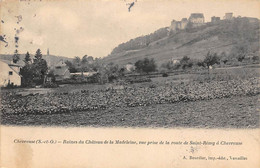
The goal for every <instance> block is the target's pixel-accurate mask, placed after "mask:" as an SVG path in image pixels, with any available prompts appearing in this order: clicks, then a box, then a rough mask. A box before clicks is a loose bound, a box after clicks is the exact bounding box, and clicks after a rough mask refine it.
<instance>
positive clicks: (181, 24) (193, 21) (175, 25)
mask: <svg viewBox="0 0 260 168" xmlns="http://www.w3.org/2000/svg"><path fill="white" fill-rule="evenodd" d="M223 18H224V19H225V20H231V19H232V18H233V13H226V14H225V16H224V17H223ZM218 21H220V17H216V16H213V17H211V22H212V23H216V22H218ZM189 24H190V26H191V27H200V26H202V25H205V18H204V14H203V13H192V14H191V15H190V17H189V19H187V18H182V20H181V21H176V20H172V22H171V25H170V27H169V28H170V31H171V32H176V31H178V30H183V29H186V27H187V26H188V25H189Z"/></svg>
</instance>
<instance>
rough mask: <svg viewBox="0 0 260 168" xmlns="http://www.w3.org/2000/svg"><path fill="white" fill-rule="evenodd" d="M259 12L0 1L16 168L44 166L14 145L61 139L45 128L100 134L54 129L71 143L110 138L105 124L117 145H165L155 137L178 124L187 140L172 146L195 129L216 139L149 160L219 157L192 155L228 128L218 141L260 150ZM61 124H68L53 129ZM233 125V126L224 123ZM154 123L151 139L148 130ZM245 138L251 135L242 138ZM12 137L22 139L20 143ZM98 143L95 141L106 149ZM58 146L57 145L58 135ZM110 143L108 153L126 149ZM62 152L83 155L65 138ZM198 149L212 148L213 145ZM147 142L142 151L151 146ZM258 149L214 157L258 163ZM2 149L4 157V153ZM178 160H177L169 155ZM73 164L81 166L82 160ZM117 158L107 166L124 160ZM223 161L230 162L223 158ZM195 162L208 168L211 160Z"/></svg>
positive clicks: (100, 1) (253, 2) (2, 69)
mask: <svg viewBox="0 0 260 168" xmlns="http://www.w3.org/2000/svg"><path fill="white" fill-rule="evenodd" d="M259 19H260V2H259V0H239V1H235V0H219V1H215V0H209V1H206V0H197V1H191V0H159V1H156V0H97V1H95V0H0V20H1V22H0V87H1V90H0V96H1V97H0V124H1V130H2V131H1V132H2V133H1V132H0V136H2V140H1V141H2V143H3V142H4V143H3V144H8V143H11V144H12V145H14V144H15V145H16V147H17V148H16V147H14V148H12V149H14V151H15V152H14V154H15V156H13V155H12V156H11V155H10V158H12V157H14V158H16V162H15V163H16V166H17V165H18V163H19V164H21V165H23V166H17V167H26V168H28V167H38V166H39V165H38V166H35V165H37V164H35V165H34V166H32V165H29V164H28V163H27V162H26V163H24V162H23V159H21V160H19V159H18V160H19V161H17V158H20V157H18V155H19V156H20V155H24V153H28V151H30V152H29V153H30V157H29V159H28V158H27V159H25V160H31V157H32V158H33V156H34V155H33V154H32V153H36V154H35V158H36V156H37V161H39V160H41V159H40V156H39V155H38V154H37V151H42V149H39V147H38V146H37V145H36V144H35V146H34V145H32V144H34V143H41V144H44V143H46V142H47V143H48V144H50V143H54V142H55V143H56V140H51V141H50V140H46V141H43V140H41V139H40V140H38V141H37V140H36V139H37V138H36V135H37V136H39V137H40V136H41V133H42V135H46V136H47V137H49V138H51V137H50V136H51V135H52V136H54V137H55V136H58V135H60V136H62V135H66V136H67V135H68V136H69V135H75V137H80V138H84V137H83V135H84V134H85V133H84V131H86V132H88V134H86V136H87V135H92V136H93V137H96V139H94V138H93V139H91V138H88V139H87V140H85V141H80V140H75V141H73V140H71V139H68V138H67V137H66V138H67V139H65V138H64V139H65V140H61V139H60V140H59V139H58V138H57V139H58V140H57V144H70V145H71V144H75V145H74V146H76V144H80V143H84V144H85V145H86V144H87V145H89V144H92V145H93V144H95V145H98V144H99V145H100V144H104V143H105V142H106V141H105V140H104V141H101V140H100V139H98V137H99V136H100V135H103V136H105V137H106V138H109V137H107V136H108V135H110V136H111V137H117V136H118V139H117V140H115V141H112V140H111V141H110V140H108V141H107V143H111V144H113V143H114V144H115V143H116V144H121V145H122V144H123V145H131V144H136V145H137V144H138V145H142V144H145V145H147V146H148V145H157V144H158V145H159V144H160V143H161V144H164V145H165V144H167V141H161V140H160V138H162V139H163V137H164V138H166V140H167V137H168V136H170V135H174V133H173V132H174V131H177V133H176V135H180V136H179V137H180V138H183V141H180V142H175V141H173V142H171V143H169V144H171V145H183V144H184V145H185V142H186V140H187V138H191V139H192V137H196V138H201V137H203V138H207V135H206V133H207V134H208V135H209V137H213V139H214V142H208V141H210V140H205V141H202V140H201V141H195V140H194V141H191V139H190V140H187V142H189V144H188V143H187V144H188V145H190V146H189V148H187V149H186V148H184V147H182V148H180V149H178V152H176V153H175V154H174V155H173V156H174V157H175V158H176V159H175V160H176V161H177V162H175V160H174V159H173V160H172V158H171V159H168V157H170V154H169V155H167V156H168V157H166V158H167V161H165V162H164V163H167V165H164V164H162V163H163V162H160V161H161V160H156V159H155V160H154V161H153V162H150V164H149V166H148V165H147V166H148V167H176V168H177V167H190V166H188V164H186V163H187V161H186V162H185V164H183V163H181V164H180V165H179V163H180V162H179V161H178V160H182V161H183V160H184V161H185V159H186V157H187V158H189V159H188V160H196V161H197V160H200V161H205V160H215V159H217V156H216V158H215V156H214V157H213V156H212V157H211V156H205V157H204V155H203V156H197V155H196V157H195V156H194V153H195V154H196V152H197V151H201V150H202V148H197V146H200V145H202V146H209V145H211V147H212V146H214V145H216V144H217V145H218V143H217V141H218V139H217V138H221V137H223V138H226V139H225V140H223V141H222V140H220V141H219V144H220V145H222V148H225V146H232V147H230V148H229V147H227V149H228V150H229V151H232V150H233V151H236V150H237V153H239V152H241V151H244V152H245V151H247V150H246V149H249V148H250V149H251V150H254V149H257V148H258V147H259V136H256V134H255V133H256V132H258V133H259V126H260V125H259V119H260V117H259V107H260V104H259V94H260V87H259V77H260V59H259V58H260V50H259V47H260V45H259V42H260V41H259V40H260V39H259V38H260V20H259ZM15 128H16V129H17V130H15ZM56 128H57V129H59V130H61V131H60V132H59V131H56V132H55V131H53V129H56ZM66 129H68V130H66ZM93 129H94V130H93ZM102 129H105V130H102ZM117 129H119V130H121V131H122V132H119V131H118V132H117V131H115V130H117ZM190 129H192V130H195V131H194V132H193V131H189V130H190ZM33 130H34V131H33ZM36 130H37V131H36ZM95 130H96V131H95ZM124 130H125V131H124ZM127 130H128V131H127ZM144 130H147V132H146V131H144ZM156 130H162V131H156ZM182 130H183V132H182ZM229 130H232V131H233V132H225V131H229ZM106 131H111V132H112V133H111V134H110V132H109V133H108V132H106ZM153 131H155V132H157V133H158V136H156V134H157V133H155V132H153ZM167 131H173V132H172V133H170V132H167ZM196 131H198V132H196ZM241 131H245V132H241ZM247 131H248V132H247ZM32 132H33V133H32ZM50 132H51V133H50ZM95 132H96V134H95ZM148 132H149V133H151V135H153V137H154V138H155V140H156V141H155V140H153V141H152V140H151V141H150V142H148V141H147V142H146V141H145V140H144V139H145V138H144V137H145V135H146V133H147V137H148ZM192 132H193V133H192ZM215 132H217V133H216V134H215ZM59 133H60V134H59ZM74 133H75V134H74ZM244 133H245V134H244ZM246 133H248V134H249V135H250V136H247V135H248V134H246ZM8 135H10V136H9V137H7V136H8ZM130 135H131V136H130ZM134 135H135V136H134ZM149 135H150V134H149ZM229 135H230V137H229ZM238 135H239V136H238ZM123 136H125V137H132V139H131V138H130V139H129V138H128V139H127V138H126V139H127V140H125V139H124V137H123ZM159 136H160V138H159ZM182 136H183V137H182ZM19 137H20V138H19ZM25 137H27V139H26V138H25ZM28 137H30V138H28ZM33 137H35V138H33ZM119 137H120V138H122V139H123V140H120V139H119ZM133 137H135V139H138V138H141V140H143V141H141V140H140V141H137V140H136V141H135V140H133ZM147 137H146V138H147ZM149 137H150V138H152V136H149ZM185 137H186V139H185ZM238 137H239V138H240V139H239V138H238ZM247 137H249V138H251V139H249V141H242V140H244V139H243V138H247ZM80 138H79V139H80ZM168 138H169V137H168ZM101 139H102V138H101ZM103 139H104V138H103ZM245 142H253V143H252V144H254V145H256V146H254V147H253V146H250V144H249V143H245ZM29 143H32V144H30V145H31V146H30V145H29V146H30V147H29V146H27V145H28V144H29ZM17 144H23V145H25V144H26V146H23V147H22V148H20V147H21V146H19V145H17ZM138 145H137V146H138ZM243 145H245V146H243ZM257 145H258V146H257ZM3 146H6V145H0V147H3ZM7 146H8V145H7ZM7 146H6V147H3V150H4V149H5V148H7ZM36 146H37V147H36ZM53 146H55V145H53ZM233 146H239V147H237V148H234V147H233ZM240 146H241V148H240ZM95 147H96V146H95ZM95 147H94V146H93V151H95V152H96V149H99V148H95ZM78 148H79V147H77V150H80V149H78ZM100 148H101V147H100ZM126 148H127V149H129V148H130V147H126ZM32 149H34V150H32ZM55 149H57V150H56V152H57V151H58V146H57V145H56V146H55ZM75 149H76V148H75ZM83 149H84V152H86V151H87V150H88V149H87V148H82V150H83ZM85 149H86V150H85ZM105 149H106V150H104V153H105V154H104V155H106V154H108V153H109V152H112V151H113V150H119V149H120V150H121V148H114V149H112V147H111V149H110V148H109V149H107V148H105ZM169 149H170V148H169ZM171 149H172V148H171ZM6 150H7V149H6ZM24 150H25V152H24ZM46 150H47V149H46ZM156 150H157V148H156ZM156 150H155V149H154V151H156ZM158 150H159V149H158ZM174 150H175V149H174ZM176 150H177V149H176ZM208 150H209V151H211V150H212V149H211V148H210V149H208ZM48 151H49V153H51V152H52V151H54V150H51V149H50V148H48ZM64 151H67V152H68V151H73V152H72V153H74V155H75V156H78V155H76V154H75V153H76V151H75V150H71V149H70V148H66V150H65V149H64ZM137 151H139V148H138V150H134V149H133V151H132V150H129V153H130V156H132V157H133V158H135V162H132V163H138V165H135V164H129V165H132V166H133V167H145V166H144V165H141V166H140V163H141V161H140V160H138V159H137V156H139V155H136V153H135V152H137ZM140 151H142V152H145V150H141V148H140ZM159 151H160V152H162V153H163V151H164V152H165V151H166V149H164V148H160V150H159ZM202 151H203V152H204V154H207V155H208V152H207V149H205V151H204V148H203V150H202ZM212 151H213V150H212ZM82 152H83V151H82ZM95 152H94V153H95ZM131 152H132V153H131ZM150 152H151V153H150V154H149V155H147V156H150V155H152V154H153V152H152V151H150ZM171 152H172V151H171ZM171 152H169V153H171ZM185 152H186V153H189V154H190V156H186V154H183V153H185ZM214 152H215V153H217V152H216V150H214ZM214 152H213V153H214ZM64 153H65V152H64ZM101 153H102V152H101ZM166 153H167V152H166ZM197 153H198V152H197ZM220 153H224V151H221V152H220ZM252 153H254V152H249V151H247V152H246V154H247V156H246V154H237V155H236V156H231V155H230V156H221V155H219V156H218V161H219V160H225V161H227V160H232V161H233V162H232V164H231V166H228V167H232V165H233V166H234V165H235V166H238V167H239V165H240V166H241V167H243V166H245V165H248V163H252V165H251V166H252V167H257V166H259V165H260V162H259V159H257V160H256V159H255V158H254V160H253V161H252V160H250V157H251V154H252ZM88 154H90V153H88ZM96 154H97V153H95V155H93V158H92V159H94V156H96ZM258 154H259V151H258ZM61 155H62V154H61ZM121 156H123V155H121ZM156 156H157V154H156ZM26 157H28V156H25V158H26ZM89 157H91V156H89ZM3 158H4V157H3V156H2V159H3ZM73 158H74V157H73ZM141 158H143V157H141ZM212 158H213V159H212ZM52 159H53V158H52ZM95 159H96V157H95ZM95 159H94V160H95ZM251 159H252V158H251ZM0 160H1V157H0ZM3 160H4V161H5V163H8V158H7V157H5V158H4V159H3ZM33 160H35V159H33ZM82 160H84V159H82ZM90 160H91V159H90ZM147 160H148V159H147ZM147 160H146V161H147ZM152 160H153V159H152ZM242 160H246V161H248V162H246V161H244V162H243V163H242ZM74 161H75V160H74ZM92 161H93V160H92ZM106 161H108V159H107V160H106ZM128 161H129V160H128ZM156 161H158V164H156V163H157V162H156ZM168 161H169V162H168ZM235 161H237V162H235ZM239 161H240V162H241V164H240V162H239ZM198 162H199V161H198ZM84 163H85V162H84ZM109 163H110V162H109ZM119 163H120V162H119ZM147 163H148V162H147ZM153 163H154V165H153ZM168 163H169V164H168ZM172 163H178V164H175V165H174V166H169V165H172ZM212 163H213V162H211V164H212ZM246 163H247V164H246ZM82 164H83V163H82ZM211 164H210V165H211ZM7 165H8V164H7ZM70 165H71V166H72V167H75V162H73V164H72V161H71V164H69V163H68V165H67V166H70ZM86 165H87V166H86ZM91 165H92V166H91ZM93 165H95V164H94V161H93V163H92V164H89V162H88V163H86V164H84V165H80V166H79V165H78V166H76V167H85V166H86V167H96V166H93ZM116 165H117V166H115V165H114V164H112V163H111V164H110V166H108V167H121V166H123V165H120V164H116ZM118 165H119V166H118ZM155 165H156V166H155ZM210 165H208V166H209V167H211V166H212V165H211V166H210ZM220 165H221V166H223V165H226V164H224V161H223V162H221V164H220ZM3 166H4V165H3ZM57 166H58V165H57ZM60 166H61V167H64V166H62V165H60ZM196 166H198V167H208V166H207V164H206V163H205V164H204V162H203V164H202V163H201V164H198V165H196V164H195V167H196ZM0 167H1V164H0ZM40 167H49V166H46V165H45V166H44V165H41V166H40ZM58 167H59V166H58ZM65 167H66V166H65ZM97 167H98V166H97ZM100 167H102V166H100ZM103 167H104V166H103ZM127 167H131V166H127ZM191 167H194V166H191ZM214 167H215V166H214Z"/></svg>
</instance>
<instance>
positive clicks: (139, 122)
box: [1, 66, 260, 128]
mask: <svg viewBox="0 0 260 168" xmlns="http://www.w3.org/2000/svg"><path fill="white" fill-rule="evenodd" d="M258 72H259V67H258V66H256V67H247V68H245V67H243V68H228V69H215V70H212V71H210V72H207V71H206V72H196V73H190V72H187V73H182V74H177V75H176V74H170V75H169V77H160V76H157V77H156V76H154V77H152V82H145V83H135V84H125V85H123V84H118V83H113V84H106V85H97V84H85V85H83V84H79V85H64V86H61V87H59V88H52V89H44V88H33V89H23V88H16V89H7V90H2V91H1V98H2V101H1V102H2V106H1V124H4V125H41V126H91V127H166V128H172V127H192V128H257V127H259V100H258V96H259V93H260V89H259V84H258V79H259V73H258Z"/></svg>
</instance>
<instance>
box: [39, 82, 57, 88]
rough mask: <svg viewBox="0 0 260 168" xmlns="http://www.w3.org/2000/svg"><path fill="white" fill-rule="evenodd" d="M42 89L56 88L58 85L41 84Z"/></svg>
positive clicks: (50, 83) (51, 83)
mask: <svg viewBox="0 0 260 168" xmlns="http://www.w3.org/2000/svg"><path fill="white" fill-rule="evenodd" d="M42 87H43V88H57V87H59V85H58V84H57V83H53V82H47V83H45V84H43V85H42Z"/></svg>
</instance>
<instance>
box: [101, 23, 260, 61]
mask: <svg viewBox="0 0 260 168" xmlns="http://www.w3.org/2000/svg"><path fill="white" fill-rule="evenodd" d="M236 24H237V25H238V26H236V25H235V23H232V22H224V21H222V22H221V23H219V24H215V25H213V24H207V25H206V26H203V27H201V28H199V29H197V30H192V31H190V32H187V31H185V30H182V31H179V32H177V33H176V34H174V35H171V36H168V37H166V38H162V39H160V40H158V41H156V42H153V43H150V44H149V45H148V46H147V47H146V48H143V49H139V50H132V51H123V52H120V53H115V54H111V55H109V56H108V57H105V58H104V61H105V62H106V63H109V62H115V63H118V64H126V63H128V62H132V63H134V62H136V61H137V60H139V59H142V58H145V57H148V58H154V59H155V60H156V61H157V63H158V64H161V63H163V62H165V61H167V60H170V59H172V58H174V59H181V58H182V57H183V56H188V57H190V58H194V59H203V58H204V57H205V55H206V53H207V52H208V51H211V52H217V53H221V52H223V51H225V52H226V53H230V51H231V49H232V47H233V46H234V45H236V43H237V42H239V41H241V39H243V38H244V37H247V36H250V34H249V33H250V32H249V31H247V30H246V29H245V30H244V27H245V26H244V25H243V24H245V23H244V21H243V20H242V21H240V20H238V21H237V23H236ZM250 26H251V27H249V29H250V30H253V31H254V32H255V33H257V32H258V31H259V27H258V26H256V24H251V25H250ZM233 27H238V30H233ZM237 34H239V35H240V34H242V35H241V37H240V36H238V35H237ZM250 38H251V37H250ZM253 38H254V37H253ZM250 40H251V41H250V43H249V45H250V46H255V45H257V44H258V40H256V39H252V38H251V39H250Z"/></svg>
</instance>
